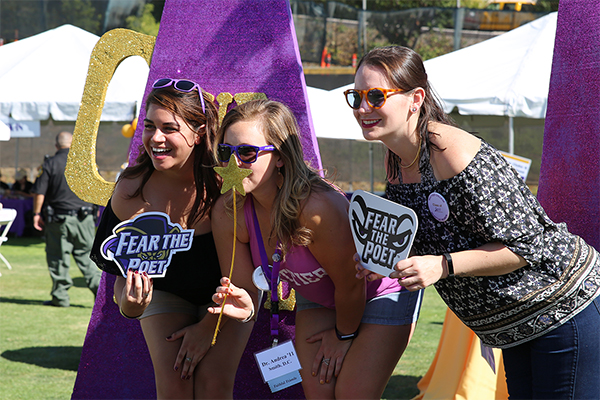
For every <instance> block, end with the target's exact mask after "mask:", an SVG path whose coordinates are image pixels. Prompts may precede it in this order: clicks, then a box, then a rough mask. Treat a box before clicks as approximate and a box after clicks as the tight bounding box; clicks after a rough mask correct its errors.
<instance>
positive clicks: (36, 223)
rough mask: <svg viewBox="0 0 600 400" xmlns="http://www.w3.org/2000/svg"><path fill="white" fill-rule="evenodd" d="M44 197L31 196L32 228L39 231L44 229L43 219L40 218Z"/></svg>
mask: <svg viewBox="0 0 600 400" xmlns="http://www.w3.org/2000/svg"><path fill="white" fill-rule="evenodd" d="M45 198H46V196H44V195H43V194H39V193H36V194H34V196H33V227H34V228H35V229H36V230H38V231H41V230H42V229H43V227H44V219H43V218H42V215H41V213H42V206H43V204H44V199H45Z"/></svg>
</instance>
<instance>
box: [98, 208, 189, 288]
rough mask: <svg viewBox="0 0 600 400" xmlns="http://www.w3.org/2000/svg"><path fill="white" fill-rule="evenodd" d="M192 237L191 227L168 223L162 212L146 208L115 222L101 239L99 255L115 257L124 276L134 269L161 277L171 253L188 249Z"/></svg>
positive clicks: (111, 258)
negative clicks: (135, 214)
mask: <svg viewBox="0 0 600 400" xmlns="http://www.w3.org/2000/svg"><path fill="white" fill-rule="evenodd" d="M193 239H194V230H193V229H183V228H182V227H181V225H179V224H176V223H171V219H170V218H169V216H168V215H167V214H165V213H161V212H147V213H143V214H140V215H138V216H137V217H135V218H134V219H130V220H127V221H123V222H121V223H120V224H118V225H117V226H115V227H114V228H113V234H112V235H111V236H109V237H108V238H107V239H106V240H105V241H104V242H103V243H102V256H103V257H104V258H106V259H107V260H109V261H114V262H115V264H117V266H118V267H119V269H120V270H121V272H122V273H123V276H124V277H127V270H128V269H133V270H138V271H139V272H146V273H147V274H148V275H150V276H152V277H154V278H162V277H164V276H165V274H166V273H167V267H168V266H169V264H170V263H171V257H172V256H173V254H175V253H176V252H178V251H187V250H189V249H190V248H191V247H192V240H193Z"/></svg>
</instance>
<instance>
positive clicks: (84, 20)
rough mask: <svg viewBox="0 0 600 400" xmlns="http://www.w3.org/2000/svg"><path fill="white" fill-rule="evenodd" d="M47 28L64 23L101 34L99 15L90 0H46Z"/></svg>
mask: <svg viewBox="0 0 600 400" xmlns="http://www.w3.org/2000/svg"><path fill="white" fill-rule="evenodd" d="M47 11H48V14H47V15H48V16H47V24H48V28H49V29H51V28H56V27H59V26H61V25H64V24H71V25H75V26H77V27H79V28H81V29H84V30H86V31H88V32H92V33H94V34H96V35H101V34H102V31H101V29H100V22H101V21H102V15H100V14H99V13H98V12H97V10H96V8H95V7H94V6H93V5H92V2H91V1H90V0H62V1H60V2H48V5H47Z"/></svg>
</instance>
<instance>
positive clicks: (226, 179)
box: [210, 154, 252, 347]
mask: <svg viewBox="0 0 600 400" xmlns="http://www.w3.org/2000/svg"><path fill="white" fill-rule="evenodd" d="M214 170H215V172H216V173H217V174H219V175H220V176H221V177H222V178H223V185H222V186H221V194H225V193H227V192H228V191H229V190H231V191H232V193H231V194H232V196H233V254H232V255H231V267H230V268H229V282H231V277H232V275H233V262H234V259H235V242H236V241H237V206H236V204H235V192H236V190H237V191H238V192H240V194H241V195H242V196H245V195H246V191H245V190H244V185H243V184H242V181H243V180H244V178H246V177H247V176H248V175H250V174H251V173H252V171H251V170H249V169H241V168H240V167H239V166H238V164H237V162H236V160H235V158H234V155H233V154H232V155H231V157H230V158H229V162H228V163H227V166H226V167H214ZM226 301H227V293H225V297H224V298H223V305H222V307H221V312H220V313H219V319H218V320H217V326H216V327H215V334H214V336H213V339H212V343H211V344H210V345H211V347H212V346H214V345H215V343H216V342H217V335H218V334H219V326H220V325H221V318H222V317H223V310H224V309H225V302H226Z"/></svg>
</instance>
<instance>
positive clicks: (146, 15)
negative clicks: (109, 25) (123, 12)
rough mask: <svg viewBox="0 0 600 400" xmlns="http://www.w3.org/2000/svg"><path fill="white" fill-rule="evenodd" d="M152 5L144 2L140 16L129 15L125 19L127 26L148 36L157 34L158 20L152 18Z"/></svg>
mask: <svg viewBox="0 0 600 400" xmlns="http://www.w3.org/2000/svg"><path fill="white" fill-rule="evenodd" d="M153 13H154V5H152V4H146V5H145V6H144V11H143V12H142V15H141V16H140V17H137V16H135V15H131V16H129V17H127V18H126V19H125V23H126V24H127V27H128V28H129V29H131V30H133V31H136V32H140V33H144V34H146V35H150V36H158V28H159V27H160V22H157V21H156V19H155V18H154V14H153Z"/></svg>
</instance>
